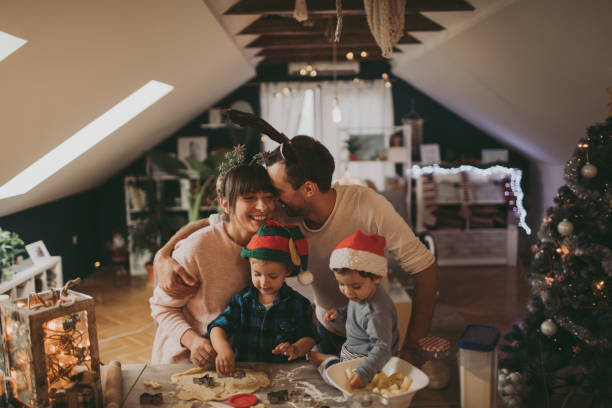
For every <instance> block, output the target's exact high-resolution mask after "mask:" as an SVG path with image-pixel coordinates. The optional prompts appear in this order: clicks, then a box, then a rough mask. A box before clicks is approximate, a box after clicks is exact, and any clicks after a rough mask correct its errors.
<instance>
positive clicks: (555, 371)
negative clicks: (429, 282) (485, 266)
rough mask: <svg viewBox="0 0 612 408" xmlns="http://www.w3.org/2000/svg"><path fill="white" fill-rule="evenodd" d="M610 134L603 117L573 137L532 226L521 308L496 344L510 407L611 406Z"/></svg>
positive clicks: (610, 123) (610, 121)
mask: <svg viewBox="0 0 612 408" xmlns="http://www.w3.org/2000/svg"><path fill="white" fill-rule="evenodd" d="M611 139H612V118H608V119H607V121H606V122H605V123H601V124H597V125H594V126H592V127H590V128H589V129H588V131H587V136H586V137H584V138H582V139H580V140H579V142H578V145H577V147H576V150H575V152H574V155H573V157H572V158H571V159H570V160H569V161H568V162H567V165H566V166H565V181H566V183H567V184H566V185H564V186H562V187H561V188H560V189H559V192H558V195H557V197H556V198H555V200H554V205H553V206H552V207H551V208H549V209H548V211H547V217H546V218H545V219H544V221H543V223H542V226H541V228H540V231H539V233H538V239H539V240H538V242H537V244H536V245H534V248H533V252H534V256H533V262H532V267H531V271H530V273H528V275H527V279H528V280H529V284H530V286H531V295H530V299H529V302H528V304H527V310H528V314H527V315H526V316H525V318H524V319H523V320H522V321H521V323H519V324H518V325H515V326H514V327H513V329H512V331H511V332H510V333H508V334H506V335H505V336H504V338H505V344H503V345H502V346H501V351H502V356H501V361H500V370H499V379H498V380H499V381H498V388H499V392H500V395H501V397H502V399H503V400H504V402H506V404H507V405H508V406H510V407H513V406H542V407H551V406H561V405H562V404H563V403H567V402H569V401H570V399H572V398H579V399H581V401H580V403H581V406H582V407H588V406H594V407H612V313H611V308H610V285H611V284H612V282H611V279H610V278H611V277H612V251H611V248H612V225H611V221H612V218H611V213H612V190H611V189H610V187H611V186H610V183H611V182H612V141H611ZM575 402H576V401H573V403H575ZM532 404H534V405H532Z"/></svg>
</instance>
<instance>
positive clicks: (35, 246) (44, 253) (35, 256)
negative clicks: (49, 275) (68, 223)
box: [25, 241, 51, 263]
mask: <svg viewBox="0 0 612 408" xmlns="http://www.w3.org/2000/svg"><path fill="white" fill-rule="evenodd" d="M25 249H26V252H27V253H28V255H29V256H30V258H32V262H34V263H39V262H41V261H44V260H46V259H49V258H50V257H51V255H49V251H48V250H47V247H46V246H45V243H44V242H43V241H36V242H32V243H31V244H28V245H26V246H25Z"/></svg>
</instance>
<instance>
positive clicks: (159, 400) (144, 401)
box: [140, 392, 164, 405]
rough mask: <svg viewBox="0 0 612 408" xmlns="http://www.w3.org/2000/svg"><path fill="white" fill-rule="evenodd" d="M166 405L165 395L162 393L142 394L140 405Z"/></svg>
mask: <svg viewBox="0 0 612 408" xmlns="http://www.w3.org/2000/svg"><path fill="white" fill-rule="evenodd" d="M163 403H164V395H163V394H162V393H161V392H158V393H157V394H149V393H148V392H143V393H142V394H140V405H161V404H163Z"/></svg>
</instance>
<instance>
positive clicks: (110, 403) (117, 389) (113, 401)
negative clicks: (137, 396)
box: [104, 360, 123, 408]
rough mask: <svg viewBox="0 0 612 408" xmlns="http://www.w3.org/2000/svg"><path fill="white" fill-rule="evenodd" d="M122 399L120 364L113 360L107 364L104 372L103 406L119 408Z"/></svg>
mask: <svg viewBox="0 0 612 408" xmlns="http://www.w3.org/2000/svg"><path fill="white" fill-rule="evenodd" d="M122 398H123V377H122V376H121V363H120V362H119V361H117V360H113V361H111V362H110V363H108V371H107V372H106V390H105V391H104V406H105V407H106V408H120V407H121V400H122Z"/></svg>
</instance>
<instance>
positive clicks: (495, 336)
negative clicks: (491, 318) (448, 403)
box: [459, 324, 499, 408]
mask: <svg viewBox="0 0 612 408" xmlns="http://www.w3.org/2000/svg"><path fill="white" fill-rule="evenodd" d="M498 340H499V329H498V328H497V327H493V326H483V325H478V324H471V325H469V326H467V327H466V328H465V330H464V331H463V334H462V335H461V337H460V338H459V382H460V385H461V387H460V388H461V408H487V407H489V408H495V399H496V394H495V393H496V390H497V342H498Z"/></svg>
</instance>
